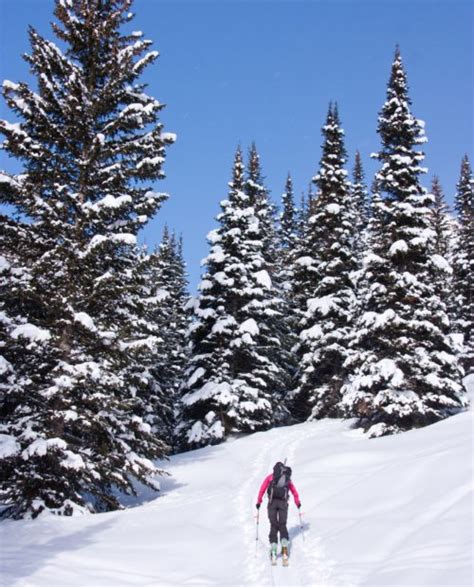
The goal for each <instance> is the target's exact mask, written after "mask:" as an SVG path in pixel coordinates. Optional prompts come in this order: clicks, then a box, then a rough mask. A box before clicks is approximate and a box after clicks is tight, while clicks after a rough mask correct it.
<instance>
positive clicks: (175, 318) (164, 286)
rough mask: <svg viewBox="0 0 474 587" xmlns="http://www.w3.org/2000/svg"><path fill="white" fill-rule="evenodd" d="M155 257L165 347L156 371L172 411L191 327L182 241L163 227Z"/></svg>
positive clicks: (180, 381)
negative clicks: (187, 336)
mask: <svg viewBox="0 0 474 587" xmlns="http://www.w3.org/2000/svg"><path fill="white" fill-rule="evenodd" d="M155 255H156V256H157V259H158V262H159V271H158V273H157V275H156V279H155V281H154V283H155V286H157V287H158V288H159V290H160V291H161V292H162V294H164V298H163V301H162V302H161V304H160V312H161V314H162V318H161V320H160V322H161V324H162V327H161V337H162V339H163V341H164V346H163V352H162V357H161V360H160V366H159V367H157V368H158V373H159V376H158V380H160V381H163V382H166V387H167V394H168V399H169V400H170V401H172V405H173V410H175V409H176V404H177V402H178V399H179V398H178V391H179V388H180V386H181V383H182V381H183V377H184V369H185V367H186V363H187V359H188V352H187V340H186V333H187V331H188V329H189V326H190V313H189V311H187V310H186V305H187V303H188V302H189V293H188V280H187V274H186V264H185V261H184V258H183V242H182V239H181V238H180V239H179V240H178V239H177V238H176V235H175V234H174V233H173V234H170V233H169V230H168V228H167V227H165V230H164V232H163V238H162V240H161V243H160V246H159V247H158V249H157V251H156V253H155Z"/></svg>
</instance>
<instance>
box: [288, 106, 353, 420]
mask: <svg viewBox="0 0 474 587" xmlns="http://www.w3.org/2000/svg"><path fill="white" fill-rule="evenodd" d="M322 133H323V137H324V144H323V153H322V158H321V163H320V170H319V173H318V175H317V176H316V177H315V178H314V182H315V184H316V185H317V187H318V193H317V198H316V199H315V200H313V203H312V208H311V210H310V214H311V216H310V218H309V220H308V225H307V231H306V232H307V234H306V235H305V236H306V238H305V240H304V243H303V249H306V254H303V255H302V256H300V257H299V258H298V259H297V260H296V265H297V266H298V267H300V268H303V269H304V272H303V274H302V276H301V277H300V280H303V281H304V280H306V284H304V285H303V288H302V289H303V291H304V292H305V293H306V295H307V296H308V297H307V298H306V300H305V301H306V311H305V312H304V315H303V319H302V320H301V322H300V328H299V332H300V348H299V357H300V369H301V370H300V375H299V382H298V386H297V388H296V390H295V393H294V411H295V413H296V415H297V416H298V417H300V418H301V417H303V418H310V419H312V418H321V417H324V416H335V415H337V414H338V411H339V407H338V405H339V401H340V388H341V386H342V383H343V378H344V363H345V361H346V359H347V356H348V347H349V341H350V332H351V321H352V318H353V311H354V306H355V295H354V285H353V282H352V279H351V274H352V272H353V271H354V270H355V269H356V267H357V263H356V258H355V255H354V251H353V242H354V232H355V226H354V223H353V213H354V206H353V203H352V201H351V193H350V189H349V182H348V180H347V172H346V170H345V169H344V164H345V162H346V151H345V147H344V139H343V135H344V131H343V130H342V128H341V126H340V121H339V114H338V110H337V107H332V106H330V108H329V112H328V116H327V120H326V124H325V125H324V126H323V129H322ZM301 252H303V251H301ZM300 275H301V271H300Z"/></svg>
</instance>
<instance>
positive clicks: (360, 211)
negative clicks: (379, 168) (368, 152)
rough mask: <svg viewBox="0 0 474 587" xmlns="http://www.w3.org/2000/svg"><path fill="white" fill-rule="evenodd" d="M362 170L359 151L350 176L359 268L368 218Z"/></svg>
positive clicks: (355, 248) (355, 243)
mask: <svg viewBox="0 0 474 587" xmlns="http://www.w3.org/2000/svg"><path fill="white" fill-rule="evenodd" d="M364 177H365V176H364V170H363V168H362V159H361V156H360V153H359V151H356V154H355V162H354V170H353V174H352V186H351V190H352V204H353V206H354V219H353V222H354V251H355V254H356V257H357V260H358V264H359V266H360V263H361V260H362V255H363V253H364V251H365V248H366V244H367V242H366V241H367V221H368V216H369V198H368V194H367V186H366V185H365V181H364Z"/></svg>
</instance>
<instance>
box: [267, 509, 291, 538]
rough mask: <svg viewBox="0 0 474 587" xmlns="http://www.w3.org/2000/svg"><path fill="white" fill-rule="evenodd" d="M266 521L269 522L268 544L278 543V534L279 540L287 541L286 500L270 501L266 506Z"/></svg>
mask: <svg viewBox="0 0 474 587" xmlns="http://www.w3.org/2000/svg"><path fill="white" fill-rule="evenodd" d="M268 519H269V520H270V534H269V538H270V543H272V542H278V532H280V540H281V539H282V538H286V539H287V540H288V528H287V527H286V521H287V519H288V502H287V500H286V499H272V501H271V502H270V503H269V504H268Z"/></svg>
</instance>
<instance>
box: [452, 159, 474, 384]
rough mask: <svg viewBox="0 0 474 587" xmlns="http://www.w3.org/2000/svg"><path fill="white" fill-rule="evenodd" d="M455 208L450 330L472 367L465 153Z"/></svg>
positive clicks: (470, 189) (472, 227)
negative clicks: (460, 341)
mask: <svg viewBox="0 0 474 587" xmlns="http://www.w3.org/2000/svg"><path fill="white" fill-rule="evenodd" d="M455 208H456V212H457V215H458V234H457V239H456V241H457V242H456V247H455V251H454V259H453V269H454V279H453V282H454V305H453V308H454V315H455V325H454V331H455V332H458V333H459V334H460V335H462V339H463V351H462V363H463V366H464V369H465V371H466V372H467V373H470V372H472V371H473V370H474V326H473V320H474V277H473V276H474V181H473V177H472V169H471V165H470V163H469V159H468V157H467V155H466V156H465V157H464V159H463V161H462V164H461V174H460V178H459V182H458V184H457V192H456V198H455Z"/></svg>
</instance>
